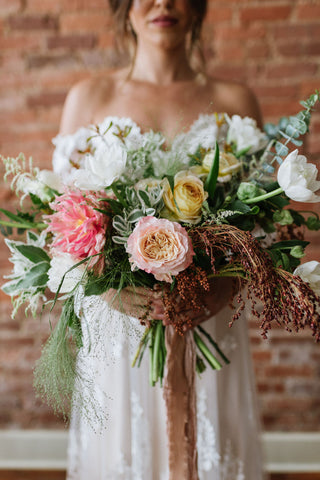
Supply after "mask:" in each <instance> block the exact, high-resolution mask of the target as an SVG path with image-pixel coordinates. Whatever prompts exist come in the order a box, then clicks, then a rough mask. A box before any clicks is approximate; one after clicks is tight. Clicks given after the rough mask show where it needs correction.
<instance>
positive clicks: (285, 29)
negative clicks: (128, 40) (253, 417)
mask: <svg viewBox="0 0 320 480" xmlns="http://www.w3.org/2000/svg"><path fill="white" fill-rule="evenodd" d="M106 4H107V1H106V0H90V1H89V0H0V125H1V130H0V152H1V153H2V154H3V155H11V156H14V155H17V154H18V153H19V152H20V151H23V152H24V153H25V154H26V155H32V156H33V157H34V160H35V162H36V164H37V165H39V166H40V167H42V168H48V167H50V161H51V155H52V146H51V138H52V137H53V136H55V135H56V134H57V132H58V125H59V119H60V115H61V109H62V105H63V101H64V98H65V96H66V93H67V91H68V89H69V88H70V87H71V85H72V84H74V83H75V82H76V81H78V80H80V79H82V78H84V77H86V76H88V75H89V74H92V73H95V72H97V71H104V70H107V69H108V68H110V67H116V66H117V65H119V62H120V61H121V60H120V59H119V56H118V55H117V54H116V51H115V42H114V36H113V30H112V22H111V18H110V14H109V12H108V8H107V6H106ZM204 39H205V53H206V57H207V61H208V71H209V72H210V73H211V74H214V75H217V76H219V77H222V78H228V79H229V78H231V79H234V80H239V81H243V82H246V83H248V84H249V85H250V86H251V87H252V88H253V89H254V91H255V92H256V94H257V96H258V98H259V101H260V104H261V107H262V111H263V114H264V119H265V121H272V120H277V119H278V117H279V116H281V115H288V114H294V113H296V112H297V111H298V110H299V103H298V102H299V100H300V99H303V98H306V97H307V96H308V95H309V94H311V93H312V92H313V90H314V89H315V88H320V1H319V0H213V1H212V0H211V1H210V7H209V14H208V18H207V22H206V24H205V28H204ZM319 134H320V109H318V111H317V112H316V113H315V114H314V116H313V119H312V124H311V133H310V135H309V136H308V139H307V152H308V158H309V159H310V160H313V161H314V162H319V159H320V135H319ZM0 173H1V172H0ZM1 178H2V175H1ZM0 201H1V206H5V207H6V208H12V209H14V202H15V199H14V197H13V195H12V194H11V193H10V191H9V190H8V187H7V185H5V184H3V182H2V181H1V189H0ZM309 207H310V206H309ZM313 208H318V207H315V206H313ZM319 239H320V236H319V235H317V234H315V235H313V244H312V246H311V248H310V249H309V254H308V259H317V260H320V246H319ZM7 256H8V251H7V249H6V247H5V245H4V243H3V240H2V239H1V255H0V275H1V276H2V275H4V274H7V273H8V272H9V270H10V265H9V262H8V261H7V260H6V258H7ZM10 311H11V306H10V301H9V298H7V297H6V296H5V295H4V294H3V293H2V292H0V428H6V427H7V428H20V427H21V428H36V427H39V428H57V427H60V426H61V427H63V423H62V421H60V420H59V419H57V418H56V417H55V416H54V415H53V414H52V413H51V412H50V411H49V410H48V408H47V407H46V406H45V405H43V404H41V402H40V401H39V400H36V399H35V398H34V393H33V389H32V368H33V365H34V362H35V360H36V359H37V358H38V357H39V354H40V348H41V344H42V342H43V341H44V339H45V338H46V336H47V334H48V331H49V327H48V321H47V319H46V318H43V319H42V320H41V321H40V320H39V319H32V318H28V319H23V312H22V311H21V314H20V316H19V318H17V319H16V320H11V319H10ZM250 337H251V339H252V353H253V358H254V362H255V368H256V372H257V386H258V391H259V399H260V405H261V412H262V418H263V422H264V427H265V429H266V430H292V431H294V430H298V431H303V430H304V431H306V430H310V431H314V430H318V429H319V425H320V400H319V399H320V367H319V365H320V362H319V360H320V345H315V344H314V342H313V340H312V339H311V338H310V334H309V332H307V331H306V332H302V333H300V334H299V335H295V334H291V335H289V334H288V333H286V332H282V331H280V330H279V329H274V330H273V331H272V332H271V334H270V339H269V340H268V341H267V342H266V341H263V340H261V338H260V336H259V331H257V328H256V324H255V322H254V321H252V322H251V325H250Z"/></svg>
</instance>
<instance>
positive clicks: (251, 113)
mask: <svg viewBox="0 0 320 480" xmlns="http://www.w3.org/2000/svg"><path fill="white" fill-rule="evenodd" d="M208 86H209V90H210V96H211V102H212V106H213V107H214V108H215V110H216V111H224V112H226V113H228V114H229V115H235V114H238V115H240V116H242V117H245V116H248V117H252V118H254V119H255V120H256V121H257V122H258V124H259V125H260V126H261V124H262V117H261V111H260V107H259V104H258V101H257V98H256V96H255V94H254V93H253V91H252V90H251V88H249V87H248V86H247V85H245V84H242V83H240V82H234V81H230V80H221V79H217V78H214V77H208Z"/></svg>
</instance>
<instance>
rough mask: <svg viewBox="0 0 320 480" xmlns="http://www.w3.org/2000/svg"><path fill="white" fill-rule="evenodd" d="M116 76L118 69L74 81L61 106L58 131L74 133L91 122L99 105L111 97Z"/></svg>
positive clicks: (117, 75)
mask: <svg viewBox="0 0 320 480" xmlns="http://www.w3.org/2000/svg"><path fill="white" fill-rule="evenodd" d="M118 77H119V71H108V72H106V73H103V74H100V75H96V76H92V77H89V78H87V79H84V80H82V81H80V82H78V83H76V84H75V85H74V86H73V87H72V88H71V89H70V91H69V93H68V95H67V98H66V101H65V104H64V107H63V112H62V117H61V123H60V133H61V134H69V133H74V132H75V131H76V130H77V129H78V128H80V127H83V126H87V125H89V124H90V123H92V122H93V121H94V116H95V112H96V111H97V109H98V108H99V106H100V105H101V104H104V105H107V104H108V102H109V101H110V100H111V99H112V97H113V95H114V88H115V85H116V82H117V79H118Z"/></svg>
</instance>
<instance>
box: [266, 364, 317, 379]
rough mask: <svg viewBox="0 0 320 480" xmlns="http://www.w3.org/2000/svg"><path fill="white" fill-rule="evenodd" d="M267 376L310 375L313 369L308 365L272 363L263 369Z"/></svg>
mask: <svg viewBox="0 0 320 480" xmlns="http://www.w3.org/2000/svg"><path fill="white" fill-rule="evenodd" d="M265 373H266V376H267V377H269V376H270V377H272V378H277V377H289V376H290V377H311V376H312V374H313V373H314V371H313V369H312V368H311V367H310V366H308V365H303V366H295V365H292V366H290V365H272V366H267V367H266V369H265Z"/></svg>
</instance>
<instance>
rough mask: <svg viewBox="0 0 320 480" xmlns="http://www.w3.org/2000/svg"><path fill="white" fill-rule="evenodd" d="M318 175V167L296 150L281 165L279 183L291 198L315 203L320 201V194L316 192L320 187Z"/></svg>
mask: <svg viewBox="0 0 320 480" xmlns="http://www.w3.org/2000/svg"><path fill="white" fill-rule="evenodd" d="M317 175H318V170H317V167H316V166H315V165H313V164H312V163H307V159H306V157H305V156H303V155H299V154H298V150H294V151H293V152H291V153H290V154H289V155H288V156H287V157H286V158H285V160H284V161H283V162H282V164H281V165H280V167H279V170H278V183H279V185H280V187H281V188H283V190H284V193H285V194H286V195H287V197H289V198H291V200H295V201H296V202H308V203H315V202H319V201H320V196H319V195H315V193H314V192H316V191H317V190H318V189H319V188H320V182H319V181H317Z"/></svg>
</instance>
